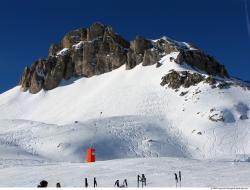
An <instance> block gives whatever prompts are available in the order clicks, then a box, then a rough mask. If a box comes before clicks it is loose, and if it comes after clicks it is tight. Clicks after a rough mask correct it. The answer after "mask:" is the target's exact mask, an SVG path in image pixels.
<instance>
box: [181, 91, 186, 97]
mask: <svg viewBox="0 0 250 190" xmlns="http://www.w3.org/2000/svg"><path fill="white" fill-rule="evenodd" d="M187 93H188V91H184V92H181V93H180V96H185V95H186V94H187Z"/></svg>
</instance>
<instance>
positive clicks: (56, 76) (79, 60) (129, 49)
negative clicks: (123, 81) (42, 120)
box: [19, 23, 227, 93]
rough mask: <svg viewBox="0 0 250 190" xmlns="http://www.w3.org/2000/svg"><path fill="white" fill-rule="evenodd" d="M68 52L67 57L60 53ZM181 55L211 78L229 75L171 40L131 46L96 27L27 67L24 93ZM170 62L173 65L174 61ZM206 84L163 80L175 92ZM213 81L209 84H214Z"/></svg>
mask: <svg viewBox="0 0 250 190" xmlns="http://www.w3.org/2000/svg"><path fill="white" fill-rule="evenodd" d="M64 48H67V49H65V50H67V51H64V52H65V53H60V54H58V52H60V51H61V50H62V49H64ZM177 51H181V53H180V55H179V56H178V57H177V59H176V61H177V62H178V63H179V64H182V63H183V62H187V63H188V64H190V65H191V66H193V67H196V68H198V69H201V70H204V71H206V72H207V73H209V74H211V75H219V76H227V72H226V70H225V69H224V67H223V66H222V65H220V64H219V63H218V62H217V61H216V60H215V59H214V58H212V57H210V56H208V55H206V54H204V53H203V52H201V51H200V50H197V51H190V49H189V46H186V45H185V44H184V43H178V42H175V41H173V40H171V39H168V38H162V39H160V40H158V41H155V42H154V41H151V40H147V39H145V38H143V37H141V36H136V38H135V40H133V41H132V42H128V41H127V40H125V39H124V38H122V37H121V36H120V35H118V34H117V33H115V32H114V31H113V30H112V28H111V27H109V26H105V25H103V24H101V23H94V24H92V25H91V26H90V27H89V28H86V29H85V28H80V29H77V30H73V31H70V32H68V33H67V34H66V35H65V36H64V37H63V39H62V41H61V43H59V44H52V45H51V46H50V48H49V55H48V58H46V59H41V60H38V61H35V62H34V63H33V64H32V66H31V67H30V68H29V67H26V68H25V69H24V71H23V74H22V76H21V78H20V82H19V84H20V85H21V86H22V90H24V91H26V90H29V91H30V92H31V93H37V92H39V91H40V90H41V89H44V90H50V89H53V88H56V87H57V86H58V85H60V82H61V81H62V80H63V79H64V80H69V79H70V78H72V77H79V76H83V77H91V76H93V75H100V74H103V73H106V72H110V71H112V70H114V69H117V68H119V67H120V66H122V65H124V64H125V65H126V69H132V68H134V67H135V66H136V65H138V64H141V63H142V65H143V66H147V65H152V64H156V67H160V66H161V63H160V62H159V60H160V59H161V58H162V57H163V56H164V55H166V54H169V53H171V52H177ZM170 60H171V61H172V62H173V61H174V58H173V57H171V58H170ZM201 80H203V77H202V76H201V75H198V74H191V73H188V72H186V73H182V74H181V75H180V74H178V73H177V72H175V73H170V74H169V75H167V76H165V77H163V81H162V85H163V84H169V86H170V87H172V88H178V87H180V86H184V87H189V86H190V85H194V84H197V83H199V82H200V81H201ZM212 80H213V79H207V81H206V82H208V83H209V84H210V83H213V81H212Z"/></svg>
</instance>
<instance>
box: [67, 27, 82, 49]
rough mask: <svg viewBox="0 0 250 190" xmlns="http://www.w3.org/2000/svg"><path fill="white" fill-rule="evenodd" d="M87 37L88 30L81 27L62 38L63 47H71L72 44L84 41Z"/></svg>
mask: <svg viewBox="0 0 250 190" xmlns="http://www.w3.org/2000/svg"><path fill="white" fill-rule="evenodd" d="M86 38H87V30H86V29H85V28H80V29H77V30H73V31H71V32H69V33H67V34H66V35H65V36H64V38H63V40H62V48H71V47H72V45H74V44H76V43H78V42H80V41H84V40H86Z"/></svg>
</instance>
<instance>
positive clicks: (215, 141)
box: [0, 52, 250, 162]
mask: <svg viewBox="0 0 250 190" xmlns="http://www.w3.org/2000/svg"><path fill="white" fill-rule="evenodd" d="M177 55H178V52H174V53H171V54H169V55H166V56H164V57H163V58H162V59H161V61H160V62H161V63H162V66H161V67H159V68H156V66H155V65H152V66H146V67H143V66H142V65H138V66H136V67H135V68H134V69H132V70H125V68H124V66H122V67H120V68H119V69H116V70H114V71H112V72H109V73H105V74H102V75H99V76H93V77H91V78H79V79H74V80H71V81H64V82H63V83H62V84H61V85H60V87H58V88H55V89H53V90H50V91H40V92H39V93H37V94H30V93H29V92H22V91H20V86H17V87H15V88H13V89H11V90H9V91H7V92H5V93H3V94H1V95H0V127H1V130H0V142H1V146H2V145H6V144H7V145H13V146H16V147H19V148H20V149H22V150H23V151H25V152H27V153H31V154H35V155H37V156H41V157H45V158H48V159H52V160H60V161H69V160H70V161H75V162H78V161H83V160H84V153H83V152H84V150H86V148H87V147H89V146H91V145H92V146H94V147H95V148H96V149H97V159H98V160H106V159H114V158H131V157H157V156H177V157H180V156H181V157H189V158H199V159H209V158H212V159H222V158H224V159H225V158H226V159H230V160H234V159H235V158H237V157H238V156H241V155H244V158H247V157H248V154H249V155H250V146H249V145H250V141H249V139H250V138H249V137H250V130H249V126H250V125H249V124H250V120H249V119H248V118H250V113H249V107H250V91H249V90H248V89H247V88H243V87H240V86H237V85H232V86H231V87H230V88H226V89H219V88H214V89H212V88H211V86H210V85H209V84H207V83H203V82H201V83H199V84H198V85H196V86H192V87H190V88H187V89H184V88H180V89H179V91H175V90H173V89H171V88H166V87H162V86H161V85H160V82H161V78H162V77H163V76H164V75H165V74H167V73H168V72H169V71H170V70H171V69H174V70H176V71H183V70H189V71H190V72H198V71H195V70H194V69H192V68H191V67H189V66H188V65H179V64H176V63H175V62H174V61H171V57H173V58H176V56H177ZM203 74H204V73H203ZM204 75H205V74H204ZM223 80H231V79H223ZM186 91H188V93H186ZM181 92H185V93H186V94H185V95H184V96H180V93H181ZM221 117H223V121H221V120H220V119H221Z"/></svg>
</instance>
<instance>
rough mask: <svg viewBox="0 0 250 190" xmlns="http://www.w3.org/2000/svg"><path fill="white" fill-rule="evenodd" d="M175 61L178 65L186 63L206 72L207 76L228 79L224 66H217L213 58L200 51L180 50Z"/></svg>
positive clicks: (217, 63)
mask: <svg viewBox="0 0 250 190" xmlns="http://www.w3.org/2000/svg"><path fill="white" fill-rule="evenodd" d="M175 61H176V63H179V64H182V63H187V64H189V65H191V66H192V67H195V68H197V69H200V70H202V71H206V72H207V73H208V74H209V75H218V76H220V77H228V73H227V71H226V69H225V67H224V65H221V64H219V62H218V61H216V60H215V59H214V58H213V57H211V56H209V55H206V54H205V53H203V52H202V51H200V50H188V51H183V50H181V51H180V53H179V55H178V57H177V58H176V60H175Z"/></svg>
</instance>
